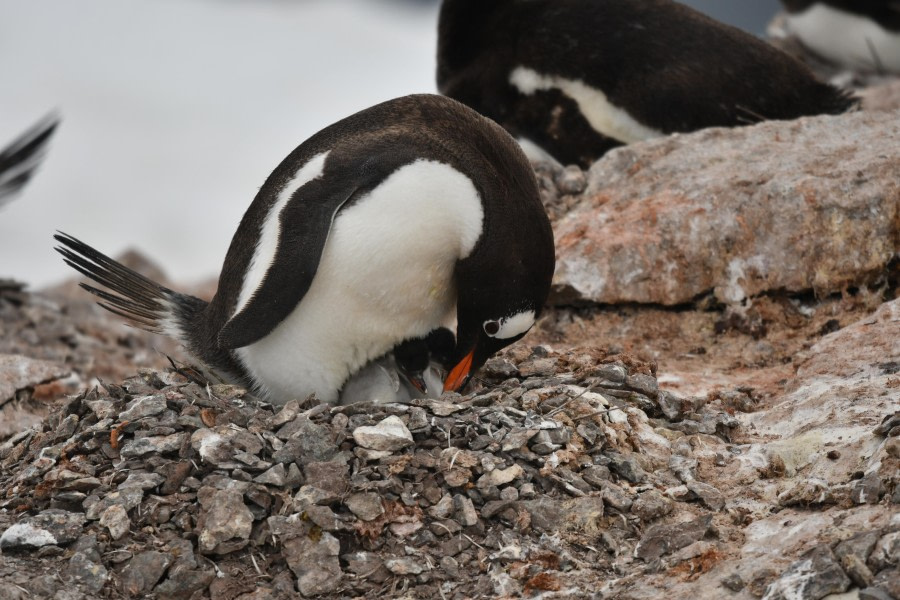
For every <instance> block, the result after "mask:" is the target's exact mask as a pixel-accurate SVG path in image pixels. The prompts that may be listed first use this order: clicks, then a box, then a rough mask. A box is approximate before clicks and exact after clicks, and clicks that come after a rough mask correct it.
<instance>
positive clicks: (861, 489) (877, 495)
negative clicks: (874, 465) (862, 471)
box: [850, 473, 884, 504]
mask: <svg viewBox="0 0 900 600" xmlns="http://www.w3.org/2000/svg"><path fill="white" fill-rule="evenodd" d="M883 494H884V485H883V484H882V483H881V478H880V477H879V476H878V473H869V474H868V475H866V476H865V477H863V478H862V479H860V480H858V481H854V482H853V485H852V486H851V488H850V499H851V500H853V502H855V503H856V504H878V501H879V500H880V499H881V496H882V495H883Z"/></svg>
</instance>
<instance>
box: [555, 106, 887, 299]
mask: <svg viewBox="0 0 900 600" xmlns="http://www.w3.org/2000/svg"><path fill="white" fill-rule="evenodd" d="M898 148H900V113H898V112H897V111H894V112H857V113H852V114H847V115H842V116H838V117H831V116H826V117H816V118H806V119H800V120H798V121H792V122H767V123H763V124H760V125H757V126H754V127H745V128H738V129H710V130H705V131H701V132H698V133H695V134H691V135H683V136H672V137H667V138H664V139H660V140H655V141H650V142H646V143H639V144H634V145H632V146H628V147H625V148H621V149H618V150H615V151H613V152H610V153H609V154H607V155H606V156H605V157H604V158H603V159H602V160H600V161H598V162H597V163H596V164H594V166H593V167H592V168H591V170H590V172H589V174H588V179H589V182H588V188H587V190H586V191H585V192H584V194H583V195H582V196H581V197H580V198H578V199H577V201H575V202H574V204H573V205H571V208H570V209H569V211H568V212H567V214H565V215H564V216H562V217H561V218H560V219H559V220H558V221H557V222H556V224H555V226H554V229H555V234H556V244H557V267H556V275H555V278H554V289H555V300H556V302H559V303H568V302H573V301H574V302H578V301H581V302H585V301H587V302H596V303H621V302H638V303H655V304H664V305H675V304H680V303H685V302H689V301H691V300H692V299H694V298H696V297H697V296H698V295H701V294H705V293H708V292H710V291H713V292H714V293H715V295H716V297H717V298H718V299H719V300H721V301H723V302H726V303H735V302H740V301H742V300H743V299H744V298H746V297H748V296H753V295H756V294H760V293H763V292H766V291H769V290H787V291H793V292H799V291H805V290H816V291H831V290H839V289H841V288H842V287H844V286H846V285H849V284H856V283H860V282H864V281H865V280H866V279H867V278H869V277H872V276H874V275H876V274H879V273H881V272H882V271H883V269H884V268H885V266H886V265H887V264H888V262H889V261H890V260H891V258H892V257H893V256H894V255H895V253H896V252H897V250H898V248H900V179H898V177H897V173H898V172H900V151H898ZM566 204H567V205H569V204H571V198H570V199H569V200H568V201H566Z"/></svg>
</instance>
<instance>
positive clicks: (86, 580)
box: [68, 552, 109, 594]
mask: <svg viewBox="0 0 900 600" xmlns="http://www.w3.org/2000/svg"><path fill="white" fill-rule="evenodd" d="M68 573H69V576H70V577H72V579H74V580H75V582H77V583H80V584H81V585H83V586H84V588H85V589H86V590H87V591H89V592H90V593H92V594H97V593H99V592H100V590H102V589H103V586H104V585H106V580H107V579H108V578H109V573H108V572H107V570H106V567H104V566H103V565H102V564H100V563H99V561H93V560H90V559H89V558H88V557H87V556H85V555H84V554H83V553H81V552H76V553H75V554H73V555H72V558H70V559H69V566H68Z"/></svg>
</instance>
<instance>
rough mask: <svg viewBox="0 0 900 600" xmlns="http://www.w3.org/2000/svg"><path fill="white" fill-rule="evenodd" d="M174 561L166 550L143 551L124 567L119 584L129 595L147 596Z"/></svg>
mask: <svg viewBox="0 0 900 600" xmlns="http://www.w3.org/2000/svg"><path fill="white" fill-rule="evenodd" d="M171 563H172V557H171V556H170V555H169V554H166V553H164V552H155V551H149V552H141V553H140V554H137V555H135V557H134V558H132V559H131V561H130V562H129V563H128V564H127V565H125V568H124V569H122V573H121V578H120V581H119V585H120V587H121V589H122V591H123V592H124V593H126V594H128V595H129V596H145V595H147V594H149V593H150V591H151V590H152V589H153V586H155V585H156V582H158V581H159V580H160V578H162V576H163V573H165V571H166V569H168V568H169V565H170V564H171Z"/></svg>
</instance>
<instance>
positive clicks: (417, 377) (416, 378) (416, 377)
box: [406, 373, 428, 394]
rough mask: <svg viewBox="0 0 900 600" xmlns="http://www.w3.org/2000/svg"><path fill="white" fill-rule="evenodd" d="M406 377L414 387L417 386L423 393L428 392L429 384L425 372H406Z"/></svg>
mask: <svg viewBox="0 0 900 600" xmlns="http://www.w3.org/2000/svg"><path fill="white" fill-rule="evenodd" d="M406 379H407V381H409V382H410V383H411V384H412V386H413V387H414V388H416V389H417V390H419V391H420V392H422V393H423V394H427V393H428V384H427V383H425V377H424V374H423V373H406Z"/></svg>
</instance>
